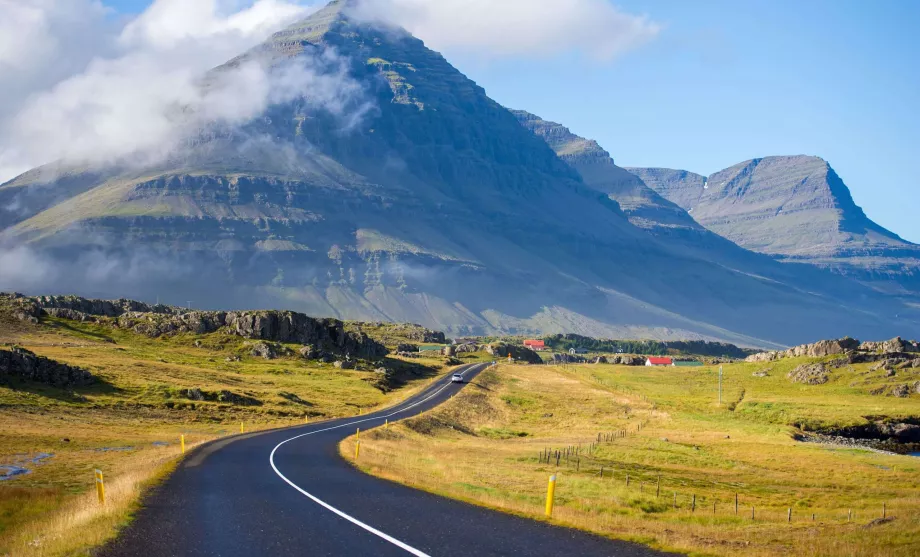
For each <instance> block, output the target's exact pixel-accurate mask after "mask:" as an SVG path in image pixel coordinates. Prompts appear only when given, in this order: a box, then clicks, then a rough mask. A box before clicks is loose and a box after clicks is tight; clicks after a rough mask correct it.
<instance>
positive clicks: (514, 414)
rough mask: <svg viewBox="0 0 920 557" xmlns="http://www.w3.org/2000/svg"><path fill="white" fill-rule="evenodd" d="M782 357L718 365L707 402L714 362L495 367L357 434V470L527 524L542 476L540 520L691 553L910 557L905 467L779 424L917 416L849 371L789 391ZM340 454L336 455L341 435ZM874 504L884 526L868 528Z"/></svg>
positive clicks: (912, 499) (909, 464)
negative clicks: (566, 451)
mask: <svg viewBox="0 0 920 557" xmlns="http://www.w3.org/2000/svg"><path fill="white" fill-rule="evenodd" d="M794 363H795V362H784V363H783V364H776V363H774V364H773V367H774V368H775V369H774V371H773V372H771V376H770V377H767V378H754V377H752V375H751V372H752V370H753V369H758V368H757V367H756V366H751V365H749V364H741V365H733V366H726V379H725V383H726V388H725V399H726V401H727V402H726V404H723V406H722V407H719V406H718V404H717V395H716V389H715V385H716V383H714V382H712V381H711V380H712V378H713V377H715V375H714V374H715V373H716V372H717V368H715V369H713V368H706V369H702V370H701V369H693V368H690V369H680V368H678V369H667V370H660V369H646V368H641V369H637V368H625V367H620V366H580V367H574V368H572V367H570V368H569V369H567V370H562V369H561V368H553V367H546V366H504V365H503V366H500V367H499V368H498V369H497V370H493V371H489V372H487V373H485V374H483V375H482V376H481V378H480V379H478V380H477V381H476V382H475V383H474V384H473V385H470V386H468V387H467V388H466V389H464V391H463V392H462V393H461V394H460V395H458V396H457V397H455V398H454V399H453V400H452V401H450V402H448V403H447V404H445V405H444V406H442V407H440V408H438V409H435V410H433V411H432V412H429V413H427V414H425V415H423V416H420V417H417V418H413V419H410V420H407V421H405V422H402V423H399V424H395V425H391V427H390V429H389V430H387V431H382V430H374V431H371V432H368V433H367V435H366V436H365V438H364V439H363V440H362V447H361V457H360V459H359V463H358V465H359V466H360V467H361V468H362V469H364V470H365V471H367V472H369V473H372V474H376V475H379V476H382V477H386V478H389V479H392V480H395V481H400V482H404V483H407V484H409V485H412V486H415V487H418V488H421V489H425V490H428V491H432V492H435V493H439V494H442V495H446V496H450V497H454V498H459V499H463V500H466V501H469V502H473V503H476V504H481V505H485V506H489V507H493V508H497V509H501V510H505V511H508V512H514V513H519V514H522V515H526V516H530V517H534V518H538V519H543V518H542V517H543V507H544V500H545V493H546V482H547V479H548V477H549V475H550V474H554V473H558V477H559V480H558V485H557V491H556V507H555V511H554V514H553V518H552V520H553V521H554V522H556V523H559V524H565V525H569V526H574V527H577V528H581V529H585V530H590V531H593V532H597V533H600V534H604V535H608V536H611V537H616V538H621V539H630V540H635V541H640V542H643V543H648V544H651V545H653V546H656V547H661V548H667V549H672V550H678V551H683V552H688V553H691V554H704V555H736V554H738V553H739V552H740V553H741V554H744V555H756V556H761V555H764V556H765V555H822V556H839V555H860V556H862V555H865V556H883V555H884V556H892V555H893V556H900V555H904V556H907V555H916V554H918V551H920V524H918V518H920V474H918V472H920V460H918V459H916V458H914V457H908V456H897V455H888V454H880V453H875V452H871V451H867V450H861V449H847V448H839V447H829V446H823V445H816V444H804V443H798V442H796V441H794V440H793V439H792V435H791V434H792V432H793V431H794V428H793V427H791V426H790V425H789V424H791V423H799V422H802V421H803V420H806V421H813V422H814V423H823V424H830V423H835V422H841V423H854V422H856V421H858V420H859V419H860V417H861V416H862V415H865V413H866V412H868V411H870V410H876V409H877V408H882V410H883V411H884V410H886V408H885V407H887V411H888V412H889V413H890V414H891V415H895V416H909V415H920V404H918V400H917V399H915V398H911V399H891V398H885V397H873V396H871V395H868V394H867V392H866V389H864V388H862V387H861V385H862V383H860V381H863V380H864V378H865V372H866V370H864V369H862V368H858V369H855V370H849V371H841V372H839V373H840V377H838V378H836V379H835V380H834V381H833V382H832V383H830V384H828V385H823V386H814V387H812V386H806V387H804V388H803V386H801V385H795V384H791V383H790V382H789V381H788V380H787V379H786V378H785V374H784V373H782V371H783V369H784V366H786V367H788V366H791V365H793V364H794ZM799 363H801V362H799ZM779 368H783V369H779ZM854 384H857V386H856V387H853V385H854ZM742 389H743V390H744V392H745V396H744V397H743V399H741V397H740V393H741V392H742ZM733 397H734V398H733ZM739 400H740V402H739ZM728 401H731V402H735V403H736V404H734V405H731V404H730V402H728ZM765 405H766V408H768V409H771V411H770V412H765V411H764V407H765ZM729 407H731V409H729ZM776 408H782V409H783V412H785V413H786V414H787V416H786V419H787V420H788V421H787V423H783V421H782V420H779V419H777V414H776V412H775V410H776ZM875 415H884V414H879V413H877V414H875ZM639 424H643V426H642V427H641V431H640V430H639ZM616 431H627V432H629V434H628V435H627V436H626V437H624V438H615V439H614V440H613V441H610V442H602V443H600V444H599V445H598V446H597V447H596V448H594V449H593V450H592V448H591V444H592V442H595V441H596V439H597V437H596V436H597V433H598V432H616ZM578 445H580V446H581V452H580V454H579V458H578V459H577V464H576V459H575V458H570V459H569V461H568V463H566V461H565V459H564V458H562V459H561V463H560V466H559V467H558V468H557V467H556V466H555V460H553V461H552V462H551V463H550V464H546V463H545V462H544V463H541V462H540V461H539V454H540V452H541V451H542V450H544V449H545V448H547V447H553V448H562V447H569V446H578ZM341 450H342V453H343V456H345V457H346V458H349V459H352V458H353V450H354V449H353V441H352V440H346V441H345V442H343V444H342V446H341ZM602 466H603V467H604V477H603V478H601V477H600V476H599V472H600V468H601V467H602ZM627 475H628V476H629V486H628V487H627V485H626V477H627ZM659 476H660V477H661V492H660V495H657V494H656V487H657V481H658V477H659ZM736 493H737V494H738V496H739V512H738V514H737V515H736V514H735V510H734V498H735V494H736ZM675 494H676V496H677V508H675V505H674V496H675ZM694 496H695V497H696V507H695V509H692V508H691V507H692V505H693V498H694ZM713 503H715V505H716V506H715V511H713ZM883 505H885V506H886V511H885V512H886V513H887V516H888V517H894V520H892V521H891V522H887V523H882V524H875V523H872V521H873V520H874V519H876V518H880V517H881V516H882V512H883ZM752 506H753V507H754V508H755V518H754V520H751V507H752ZM790 508H791V509H792V522H791V523H789V522H787V519H788V514H787V513H788V509H790ZM850 510H852V512H853V520H852V522H848V513H849V511H850ZM812 515H814V519H813V518H812Z"/></svg>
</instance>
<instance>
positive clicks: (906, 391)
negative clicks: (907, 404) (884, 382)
mask: <svg viewBox="0 0 920 557" xmlns="http://www.w3.org/2000/svg"><path fill="white" fill-rule="evenodd" d="M910 391H911V388H910V385H898V386H897V387H895V388H893V389H891V396H895V397H898V398H907V397H909V396H910Z"/></svg>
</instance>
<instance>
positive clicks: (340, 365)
mask: <svg viewBox="0 0 920 557" xmlns="http://www.w3.org/2000/svg"><path fill="white" fill-rule="evenodd" d="M332 365H334V366H335V367H336V368H337V369H355V364H354V362H350V361H348V360H337V361H336V362H335V363H333V364H332Z"/></svg>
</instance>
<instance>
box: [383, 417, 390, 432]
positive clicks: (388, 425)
mask: <svg viewBox="0 0 920 557" xmlns="http://www.w3.org/2000/svg"><path fill="white" fill-rule="evenodd" d="M383 429H390V418H387V419H386V421H385V422H384V423H383Z"/></svg>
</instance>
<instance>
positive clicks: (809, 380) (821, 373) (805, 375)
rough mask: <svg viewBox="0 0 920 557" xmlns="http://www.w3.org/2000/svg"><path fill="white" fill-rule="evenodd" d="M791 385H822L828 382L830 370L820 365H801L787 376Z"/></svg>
mask: <svg viewBox="0 0 920 557" xmlns="http://www.w3.org/2000/svg"><path fill="white" fill-rule="evenodd" d="M787 377H788V378H789V380H790V381H792V382H793V383H803V384H805V385H823V384H824V383H827V382H828V381H829V380H830V369H828V367H827V366H825V365H824V364H822V363H817V364H805V365H801V366H799V367H797V368H795V369H794V370H792V371H790V372H789V374H788V375H787Z"/></svg>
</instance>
